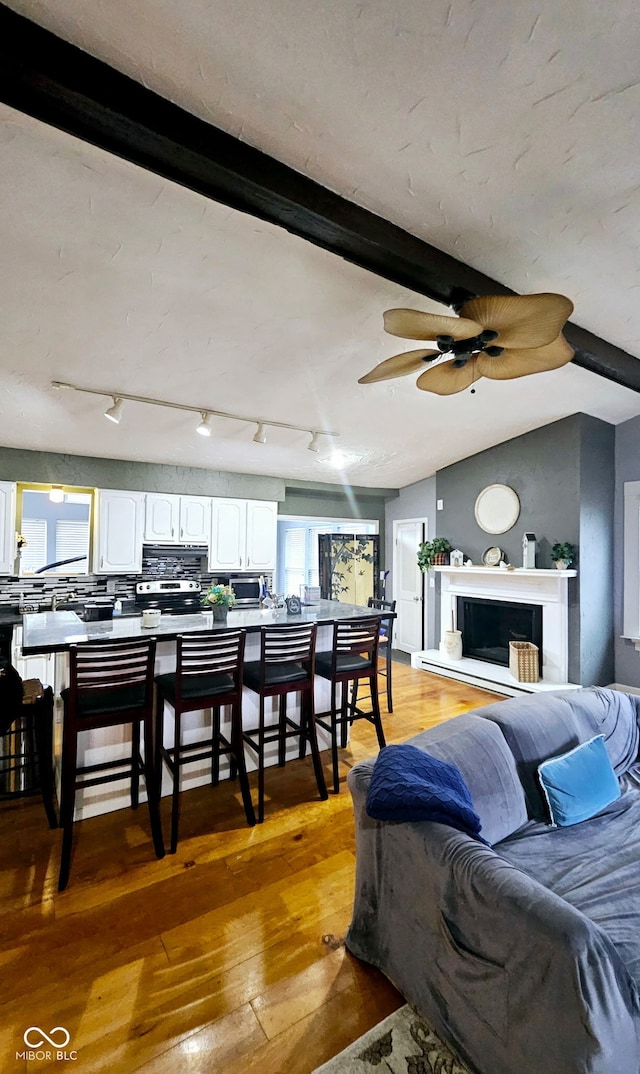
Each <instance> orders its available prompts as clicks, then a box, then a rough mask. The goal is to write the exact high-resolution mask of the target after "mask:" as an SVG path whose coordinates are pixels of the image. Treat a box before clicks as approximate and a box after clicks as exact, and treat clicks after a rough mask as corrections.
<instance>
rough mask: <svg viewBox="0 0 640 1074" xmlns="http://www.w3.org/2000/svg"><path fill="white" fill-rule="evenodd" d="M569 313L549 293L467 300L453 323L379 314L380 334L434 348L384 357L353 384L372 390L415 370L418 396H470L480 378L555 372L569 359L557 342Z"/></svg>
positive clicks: (436, 317) (415, 313) (404, 312)
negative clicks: (466, 392)
mask: <svg viewBox="0 0 640 1074" xmlns="http://www.w3.org/2000/svg"><path fill="white" fill-rule="evenodd" d="M572 311H573V303H572V302H571V301H570V300H569V299H568V298H565V296H564V295H557V294H552V293H544V294H538V295H485V296H483V297H479V298H472V299H471V300H470V301H469V302H465V303H464V304H463V306H462V307H461V309H460V316H459V317H447V316H441V315H440V314H433V313H424V312H422V311H421V310H410V309H393V310H387V311H386V312H385V314H384V328H385V331H386V332H389V334H390V335H393V336H401V337H403V338H404V339H421V340H432V341H433V342H434V343H435V346H436V348H437V349H435V350H433V349H429V350H412V351H404V352H402V353H401V354H395V355H393V356H392V357H391V358H385V360H384V361H382V362H380V363H379V364H378V365H377V366H376V367H375V368H374V369H372V370H371V371H370V372H369V373H367V374H365V376H363V377H360V379H359V381H358V383H359V384H373V383H376V382H377V381H381V380H391V379H393V378H395V377H403V376H407V375H408V374H409V373H416V372H418V371H420V370H423V372H422V373H421V375H420V376H419V377H418V379H417V381H416V386H417V387H418V388H420V390H421V391H426V392H434V393H435V394H436V395H454V394H455V393H456V392H461V391H464V390H465V389H466V388H471V391H472V392H474V391H475V388H474V387H473V385H474V383H475V381H477V380H480V379H481V377H486V378H487V379H488V380H514V379H515V378H517V377H526V376H529V374H531V373H543V372H545V371H548V370H552V369H559V368H560V367H561V366H563V365H566V363H567V362H570V361H571V359H572V357H573V354H574V352H573V348H572V347H571V346H570V345H569V343H568V342H567V340H566V339H565V338H564V336H563V335H562V329H563V328H564V326H565V324H566V322H567V320H568V319H569V317H570V316H571V313H572ZM425 363H427V364H428V367H429V368H428V369H426V370H424V369H423V367H424V365H425Z"/></svg>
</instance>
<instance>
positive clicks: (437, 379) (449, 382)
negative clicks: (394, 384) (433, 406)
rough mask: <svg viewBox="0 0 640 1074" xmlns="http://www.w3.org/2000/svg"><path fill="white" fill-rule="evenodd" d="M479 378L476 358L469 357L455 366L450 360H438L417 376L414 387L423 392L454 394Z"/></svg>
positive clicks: (468, 386)
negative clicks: (462, 363) (461, 364)
mask: <svg viewBox="0 0 640 1074" xmlns="http://www.w3.org/2000/svg"><path fill="white" fill-rule="evenodd" d="M479 379H480V374H479V371H478V368H477V360H476V359H475V358H470V359H469V361H468V362H466V363H465V365H463V366H459V367H456V366H455V365H454V363H453V361H451V362H439V363H438V365H435V366H433V368H432V369H427V370H426V372H425V373H423V374H422V375H421V376H419V377H418V379H417V381H416V387H418V388H420V390H421V391H423V392H434V393H435V394H436V395H455V394H456V392H463V391H464V390H465V388H470V387H471V385H472V384H473V383H474V382H475V381H476V380H479Z"/></svg>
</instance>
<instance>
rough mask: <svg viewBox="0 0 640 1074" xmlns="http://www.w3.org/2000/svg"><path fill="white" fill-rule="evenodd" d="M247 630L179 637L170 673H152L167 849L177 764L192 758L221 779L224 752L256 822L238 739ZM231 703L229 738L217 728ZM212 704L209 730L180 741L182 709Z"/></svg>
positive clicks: (175, 807)
mask: <svg viewBox="0 0 640 1074" xmlns="http://www.w3.org/2000/svg"><path fill="white" fill-rule="evenodd" d="M245 639H246V631H244V630H224V631H216V632H215V633H214V632H212V631H203V632H201V633H197V634H189V635H185V636H181V637H179V638H178V642H177V662H176V670H175V672H171V673H169V674H166V675H157V676H156V688H157V707H156V771H157V774H158V792H160V784H161V778H162V761H163V760H164V762H165V764H166V766H167V768H168V769H169V772H170V773H171V779H172V781H173V788H172V806H171V853H172V854H175V852H176V847H177V845H178V825H179V819H180V769H181V768H182V766H183V765H185V764H192V763H193V762H194V761H203V760H209V759H210V760H211V783H212V784H213V786H214V787H215V786H217V785H218V782H219V778H220V755H221V754H223V755H229V760H230V766H231V778H232V779H235V777H236V772H237V773H238V775H239V776H240V790H241V792H242V801H243V803H244V811H245V814H246V817H247V824H249V825H254V824H255V822H256V818H255V813H254V811H253V804H252V802H251V791H250V789H249V778H248V776H247V768H246V764H245V759H244V743H243V741H242V670H243V667H244V646H245ZM165 701H167V702H168V703H169V704H170V705H171V707H172V708H173V715H174V732H173V746H172V747H165V746H164V744H163V734H164V705H165ZM225 705H229V706H230V707H231V740H230V741H229V740H228V739H227V738H225V737H224V735H223V734H222V733H221V731H220V710H221V709H222V707H223V706H225ZM197 709H211V734H210V735H209V736H208V737H206V738H203V739H200V740H199V741H198V742H189V743H188V744H185V743H183V742H182V721H181V717H182V714H183V713H185V712H194V711H195V710H197Z"/></svg>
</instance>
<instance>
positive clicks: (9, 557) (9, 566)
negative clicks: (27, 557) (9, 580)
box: [0, 481, 16, 574]
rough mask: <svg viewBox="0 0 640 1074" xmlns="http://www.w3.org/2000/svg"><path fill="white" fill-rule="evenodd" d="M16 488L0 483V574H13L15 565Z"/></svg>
mask: <svg viewBox="0 0 640 1074" xmlns="http://www.w3.org/2000/svg"><path fill="white" fill-rule="evenodd" d="M15 533H16V486H15V484H14V483H13V482H12V481H0V574H13V571H14V565H15V555H16V549H15V541H16V538H15Z"/></svg>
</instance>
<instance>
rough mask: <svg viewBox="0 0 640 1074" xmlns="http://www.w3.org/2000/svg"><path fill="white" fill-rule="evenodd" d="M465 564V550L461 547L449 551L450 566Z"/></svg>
mask: <svg viewBox="0 0 640 1074" xmlns="http://www.w3.org/2000/svg"><path fill="white" fill-rule="evenodd" d="M463 564H464V552H461V551H460V549H459V548H453V549H452V550H451V552H450V553H449V566H451V567H462V565H463Z"/></svg>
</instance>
